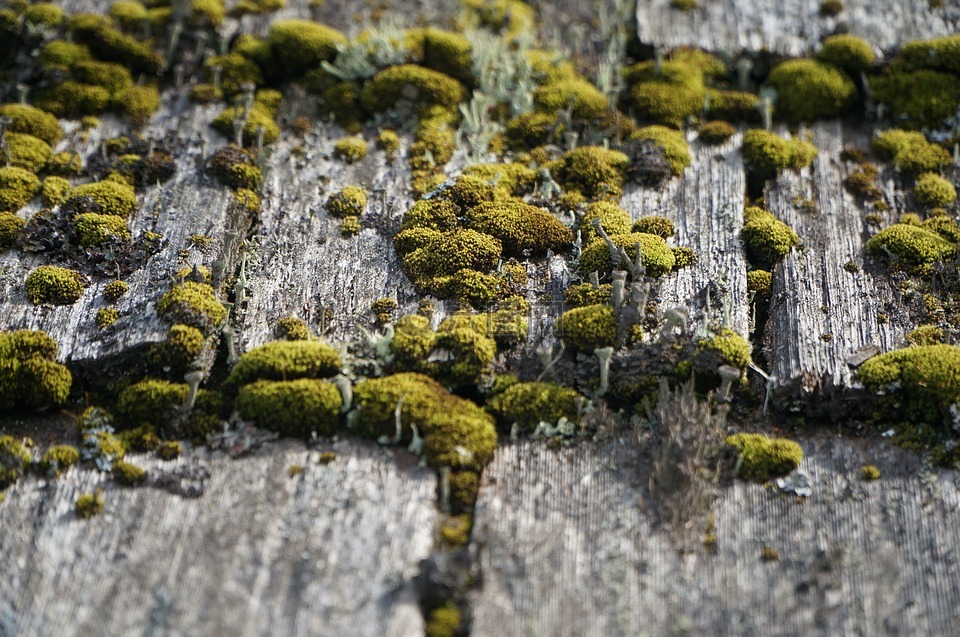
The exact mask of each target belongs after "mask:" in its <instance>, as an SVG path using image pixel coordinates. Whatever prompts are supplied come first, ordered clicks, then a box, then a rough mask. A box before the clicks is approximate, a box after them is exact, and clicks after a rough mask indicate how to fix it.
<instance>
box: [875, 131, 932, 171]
mask: <svg viewBox="0 0 960 637" xmlns="http://www.w3.org/2000/svg"><path fill="white" fill-rule="evenodd" d="M873 149H874V151H876V153H877V154H878V155H880V156H881V157H883V158H884V159H888V160H891V161H893V164H894V166H896V167H897V168H899V169H901V170H902V171H904V172H905V173H907V174H910V175H918V174H921V173H927V172H937V171H939V170H940V169H941V168H942V167H944V166H946V165H948V164H949V163H950V153H948V152H947V151H946V150H944V149H943V148H941V147H940V146H937V145H936V144H932V143H930V142H928V141H927V138H926V137H924V136H923V133H919V132H916V131H905V130H900V129H896V128H892V129H890V130H887V131H884V132H882V133H880V134H879V135H877V136H875V137H874V138H873Z"/></svg>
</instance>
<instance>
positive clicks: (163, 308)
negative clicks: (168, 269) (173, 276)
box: [157, 281, 227, 334]
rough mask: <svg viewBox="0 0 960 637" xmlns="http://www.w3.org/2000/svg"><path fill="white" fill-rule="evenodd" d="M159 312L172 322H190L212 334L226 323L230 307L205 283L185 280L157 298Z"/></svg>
mask: <svg viewBox="0 0 960 637" xmlns="http://www.w3.org/2000/svg"><path fill="white" fill-rule="evenodd" d="M157 314H158V315H159V316H160V317H162V318H163V319H165V320H167V321H170V322H171V323H182V324H184V325H191V326H193V327H195V328H197V329H198V330H200V331H201V332H203V333H204V334H210V333H212V332H213V330H215V329H216V328H218V327H220V325H222V324H223V321H224V319H226V318H227V309H226V308H225V307H224V306H223V304H222V303H220V302H219V301H217V297H216V294H215V293H214V291H213V288H212V287H211V286H209V285H207V284H206V283H197V282H195V281H185V282H184V283H180V284H178V285H175V286H173V287H172V288H171V289H170V290H169V291H168V292H167V293H166V294H164V295H163V296H162V297H160V300H159V301H158V302H157Z"/></svg>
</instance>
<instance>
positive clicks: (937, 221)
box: [923, 209, 960, 244]
mask: <svg viewBox="0 0 960 637" xmlns="http://www.w3.org/2000/svg"><path fill="white" fill-rule="evenodd" d="M935 211H936V209H934V210H931V211H930V214H931V215H933V213H934V212H935ZM923 227H924V228H925V229H927V230H929V231H930V232H935V233H937V234H938V235H940V236H941V237H943V238H944V239H946V240H947V241H950V242H951V243H958V244H960V224H958V223H957V222H956V221H954V220H953V219H952V218H950V217H949V216H948V215H938V216H931V217H930V218H929V219H927V220H926V221H924V222H923Z"/></svg>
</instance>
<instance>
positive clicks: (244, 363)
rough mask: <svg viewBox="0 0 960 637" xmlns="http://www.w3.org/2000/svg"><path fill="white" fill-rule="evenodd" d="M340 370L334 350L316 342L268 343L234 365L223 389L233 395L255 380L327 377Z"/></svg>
mask: <svg viewBox="0 0 960 637" xmlns="http://www.w3.org/2000/svg"><path fill="white" fill-rule="evenodd" d="M339 371H340V357H339V356H338V355H337V352H336V350H334V349H333V348H332V347H330V346H329V345H327V344H326V343H321V342H319V341H272V342H270V343H267V344H265V345H261V346H260V347H256V348H254V349H252V350H250V351H249V352H247V353H246V354H244V355H243V356H241V357H240V360H239V361H237V364H236V365H234V367H233V370H232V371H231V372H230V376H229V377H227V380H226V382H225V383H224V390H225V391H227V392H228V393H236V391H237V390H238V389H239V388H240V387H241V386H243V385H246V384H248V383H251V382H253V381H256V380H295V379H299V378H327V377H330V376H333V375H335V374H336V373H337V372H339Z"/></svg>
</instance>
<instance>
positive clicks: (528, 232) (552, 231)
mask: <svg viewBox="0 0 960 637" xmlns="http://www.w3.org/2000/svg"><path fill="white" fill-rule="evenodd" d="M466 217H467V225H468V226H469V227H470V228H472V229H474V230H477V231H478V232H482V233H484V234H487V235H489V236H491V237H494V238H496V239H498V240H499V241H500V243H501V245H502V246H503V254H504V255H506V256H514V257H523V256H525V254H531V255H536V256H539V255H542V254H545V253H546V251H547V250H554V251H556V250H561V249H563V248H564V247H566V246H567V245H569V244H570V242H571V241H573V234H572V233H571V231H570V229H569V228H567V227H566V226H565V225H563V223H562V222H560V221H559V220H558V219H557V218H556V217H554V216H553V215H552V214H550V213H548V212H545V211H543V210H541V209H540V208H537V207H536V206H532V205H530V204H525V203H523V202H521V201H505V202H490V203H483V204H480V205H478V206H475V207H473V208H471V209H470V210H469V211H467V215H466Z"/></svg>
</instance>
